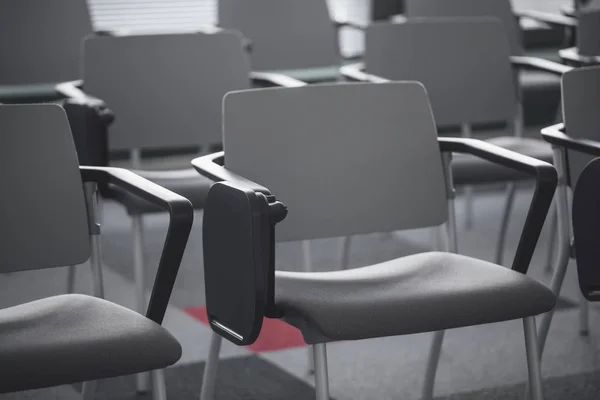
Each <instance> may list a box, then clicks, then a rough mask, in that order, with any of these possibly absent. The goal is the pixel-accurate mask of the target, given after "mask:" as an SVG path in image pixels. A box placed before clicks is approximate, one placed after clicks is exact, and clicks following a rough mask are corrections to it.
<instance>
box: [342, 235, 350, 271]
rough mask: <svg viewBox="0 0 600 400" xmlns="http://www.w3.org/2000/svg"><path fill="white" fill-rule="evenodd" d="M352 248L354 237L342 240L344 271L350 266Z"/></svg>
mask: <svg viewBox="0 0 600 400" xmlns="http://www.w3.org/2000/svg"><path fill="white" fill-rule="evenodd" d="M351 247H352V236H346V237H344V238H342V258H341V260H342V269H348V267H349V266H350V249H351Z"/></svg>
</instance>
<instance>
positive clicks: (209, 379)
mask: <svg viewBox="0 0 600 400" xmlns="http://www.w3.org/2000/svg"><path fill="white" fill-rule="evenodd" d="M222 341H223V338H222V337H221V336H219V335H217V334H216V333H215V332H213V333H212V336H211V338H210V349H209V351H208V358H207V359H206V364H205V365H204V375H203V377H202V389H201V390H200V400H213V399H214V396H215V383H216V380H217V368H218V366H219V353H220V352H221V342H222Z"/></svg>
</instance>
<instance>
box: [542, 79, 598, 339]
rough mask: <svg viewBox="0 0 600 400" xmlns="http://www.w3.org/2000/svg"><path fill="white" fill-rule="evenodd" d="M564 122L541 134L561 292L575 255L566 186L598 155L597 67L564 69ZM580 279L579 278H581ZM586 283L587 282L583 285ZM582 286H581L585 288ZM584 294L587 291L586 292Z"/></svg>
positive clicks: (585, 327)
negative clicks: (549, 157)
mask: <svg viewBox="0 0 600 400" xmlns="http://www.w3.org/2000/svg"><path fill="white" fill-rule="evenodd" d="M562 93H563V94H562V96H563V118H564V121H565V122H564V124H557V125H553V126H550V127H547V128H545V129H543V130H542V136H543V137H544V139H546V140H547V141H548V142H549V143H551V144H552V147H553V149H554V165H555V166H556V169H557V170H558V174H559V185H558V189H557V192H556V206H557V214H558V217H559V218H558V238H559V240H558V243H557V257H556V264H555V269H554V274H553V276H552V281H551V289H552V291H553V292H554V293H556V294H557V295H558V294H559V293H560V290H561V287H562V284H563V281H564V278H565V273H566V269H567V265H568V263H569V259H570V258H572V257H574V256H575V254H576V248H577V243H575V244H574V245H573V244H572V234H573V233H572V223H573V222H572V216H571V214H570V212H569V209H570V207H569V198H568V197H569V196H568V189H569V188H573V187H575V186H576V184H577V182H578V179H579V175H580V174H581V171H582V170H583V169H584V167H585V165H586V164H587V163H588V162H589V161H590V160H591V159H592V158H594V157H598V156H600V136H599V132H600V116H599V115H598V105H599V104H600V67H588V68H578V69H574V70H572V71H570V72H567V73H566V74H565V75H564V77H563V80H562ZM580 279H581V277H580ZM585 286H587V284H585ZM585 286H584V287H585ZM584 294H586V295H587V294H589V291H587V290H586V291H585V292H584ZM580 305H581V306H582V308H581V309H580V311H581V312H580V331H581V333H582V334H583V335H587V334H588V332H589V318H588V303H587V301H586V299H585V298H584V297H581V303H580ZM552 317H553V313H548V314H546V315H544V316H543V317H542V319H541V321H540V327H539V339H540V350H543V348H544V344H545V342H546V338H547V336H548V331H549V329H550V324H551V322H552Z"/></svg>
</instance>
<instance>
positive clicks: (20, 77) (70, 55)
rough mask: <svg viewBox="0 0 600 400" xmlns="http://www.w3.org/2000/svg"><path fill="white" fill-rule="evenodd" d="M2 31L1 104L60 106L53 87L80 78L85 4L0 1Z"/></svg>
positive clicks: (88, 27) (88, 28) (86, 30)
mask: <svg viewBox="0 0 600 400" xmlns="http://www.w3.org/2000/svg"><path fill="white" fill-rule="evenodd" d="M0 27H1V28H0V55H1V56H0V103H25V102H28V103H31V102H41V101H52V100H58V99H60V98H61V97H62V96H61V95H60V94H59V93H57V92H56V90H55V85H56V84H57V83H59V82H63V81H72V80H75V79H78V78H80V68H79V59H80V49H81V41H82V40H83V38H84V37H85V36H86V35H88V34H90V33H91V32H92V23H91V20H90V14H89V11H88V7H87V2H86V1H81V0H53V1H41V2H40V1H38V0H21V1H14V0H0Z"/></svg>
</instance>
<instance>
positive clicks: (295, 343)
mask: <svg viewBox="0 0 600 400" xmlns="http://www.w3.org/2000/svg"><path fill="white" fill-rule="evenodd" d="M185 312H186V313H188V314H189V315H190V316H192V317H194V318H196V319H197V320H199V321H201V322H202V323H204V324H206V325H208V316H207V315H206V308H205V307H190V308H187V309H185ZM302 346H306V343H305V342H304V339H303V338H302V334H301V333H300V331H299V330H298V329H296V328H294V327H293V326H291V325H289V324H286V323H285V322H283V321H280V320H278V319H271V318H265V319H264V320H263V326H262V330H261V331H260V335H259V336H258V339H256V342H254V344H252V345H250V346H248V348H249V349H250V350H252V351H254V352H256V353H263V352H267V351H275V350H283V349H290V348H294V347H302Z"/></svg>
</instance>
